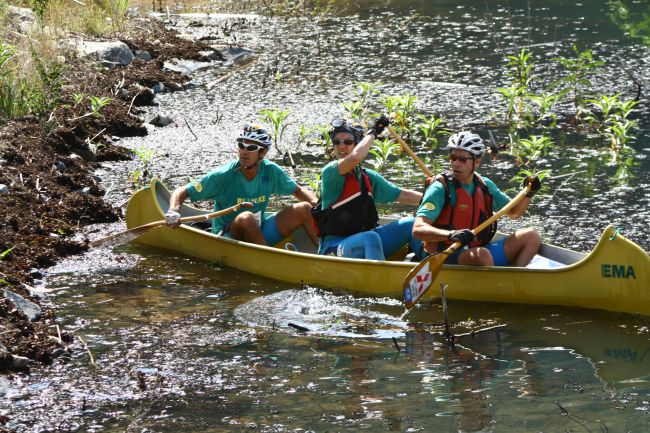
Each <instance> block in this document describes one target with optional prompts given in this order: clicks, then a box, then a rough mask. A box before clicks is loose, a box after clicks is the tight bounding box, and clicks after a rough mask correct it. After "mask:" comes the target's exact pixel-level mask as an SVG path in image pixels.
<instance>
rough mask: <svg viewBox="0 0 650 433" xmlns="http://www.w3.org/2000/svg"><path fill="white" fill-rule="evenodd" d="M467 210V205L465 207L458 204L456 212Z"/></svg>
mask: <svg viewBox="0 0 650 433" xmlns="http://www.w3.org/2000/svg"><path fill="white" fill-rule="evenodd" d="M468 209H469V205H466V204H459V205H458V210H461V211H466V210H468Z"/></svg>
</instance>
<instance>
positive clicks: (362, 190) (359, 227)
mask: <svg viewBox="0 0 650 433" xmlns="http://www.w3.org/2000/svg"><path fill="white" fill-rule="evenodd" d="M359 168H360V167H359ZM360 170H361V179H359V176H358V175H357V172H358V171H357V169H354V170H352V171H351V172H349V173H347V174H346V175H345V181H344V184H343V192H342V193H341V195H340V196H339V198H337V199H336V201H335V202H334V203H333V204H332V205H330V206H329V207H328V208H327V209H323V202H322V201H321V200H319V201H318V203H316V205H315V206H314V207H313V208H312V210H311V214H312V217H313V218H314V222H315V225H316V228H317V234H318V236H320V237H323V236H350V235H353V234H356V233H360V232H365V231H367V230H372V229H374V228H375V227H377V225H378V224H379V216H378V214H377V208H376V207H375V201H374V199H373V198H372V184H371V183H370V178H369V177H368V174H366V172H365V170H363V169H362V168H360Z"/></svg>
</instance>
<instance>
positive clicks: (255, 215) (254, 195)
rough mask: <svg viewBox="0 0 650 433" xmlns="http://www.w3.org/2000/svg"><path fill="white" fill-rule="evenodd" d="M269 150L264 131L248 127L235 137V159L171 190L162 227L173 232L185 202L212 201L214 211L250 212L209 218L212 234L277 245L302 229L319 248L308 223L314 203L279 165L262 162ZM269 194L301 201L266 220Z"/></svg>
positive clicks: (310, 194) (310, 193)
mask: <svg viewBox="0 0 650 433" xmlns="http://www.w3.org/2000/svg"><path fill="white" fill-rule="evenodd" d="M270 145H271V138H270V137H269V134H268V133H267V131H266V130H265V129H263V128H261V127H259V126H255V125H253V126H249V125H246V126H245V127H244V130H243V131H242V133H241V134H240V135H239V137H238V138H237V147H238V159H237V160H235V161H232V162H229V163H226V164H224V165H221V166H219V167H217V168H216V169H214V170H212V171H211V172H209V173H208V174H206V175H205V176H203V177H202V178H201V179H200V180H198V181H195V182H192V183H189V184H187V185H185V186H181V187H179V188H177V189H176V190H174V192H173V193H172V196H171V198H170V201H169V210H168V211H167V213H166V214H165V223H166V224H167V225H168V226H171V227H176V226H178V225H179V220H180V217H181V215H180V208H181V205H182V204H183V202H184V201H185V200H186V199H187V198H188V197H189V198H190V200H191V201H193V202H195V201H201V200H214V210H215V211H216V210H220V209H224V208H227V207H230V206H233V205H235V204H237V203H241V202H251V203H253V208H252V209H250V210H240V211H239V212H235V213H232V214H230V215H227V216H224V217H222V218H218V219H213V220H212V232H213V233H215V234H220V235H222V236H226V237H229V238H232V239H237V240H241V241H245V242H251V243H254V244H259V245H275V244H277V243H278V242H280V241H281V240H282V239H283V238H284V237H286V236H288V235H289V234H291V233H293V231H294V230H296V229H297V228H299V227H301V226H302V227H303V228H304V229H305V232H306V233H307V235H308V236H309V238H310V239H311V241H312V242H313V243H314V245H318V237H317V236H316V233H315V230H314V226H313V223H312V218H311V208H312V206H313V205H315V204H316V202H317V200H318V199H317V198H316V195H315V194H314V193H312V192H311V191H309V190H307V189H305V188H303V187H301V186H300V185H298V184H297V183H296V182H295V181H294V180H293V179H291V178H290V177H289V176H288V175H287V174H286V173H285V171H284V170H282V168H281V167H280V166H279V165H277V164H275V163H274V162H271V161H268V160H266V159H264V157H265V156H266V154H267V153H268V150H269V146H270ZM272 195H293V196H294V197H295V198H296V199H298V200H300V202H299V203H294V204H291V205H289V206H286V207H284V208H283V209H282V210H280V211H279V212H278V213H276V214H275V215H270V216H268V215H266V207H267V205H268V202H269V199H270V197H271V196H272Z"/></svg>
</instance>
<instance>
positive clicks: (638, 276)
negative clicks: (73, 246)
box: [126, 179, 650, 315]
mask: <svg viewBox="0 0 650 433" xmlns="http://www.w3.org/2000/svg"><path fill="white" fill-rule="evenodd" d="M169 197H170V192H169V191H168V190H167V189H166V188H165V187H164V186H163V185H162V184H161V183H160V181H158V180H157V179H154V180H152V182H151V184H150V186H149V188H146V189H143V190H141V191H139V192H137V193H136V194H134V195H133V197H131V199H130V201H129V204H128V207H127V211H126V223H127V226H128V227H129V228H134V227H137V226H140V225H143V224H146V223H149V222H152V221H157V220H160V219H162V218H163V215H164V213H165V211H166V209H167V207H168V203H169ZM181 213H182V215H183V216H193V215H199V214H204V213H207V212H206V211H203V210H199V209H196V208H193V207H190V206H186V205H184V206H183V208H182V209H181ZM286 241H289V240H285V241H283V243H282V244H281V245H278V246H276V247H265V246H260V245H253V244H249V243H246V242H240V241H236V240H232V239H227V238H223V237H219V236H215V235H213V234H211V233H209V232H206V231H204V230H201V229H199V228H195V227H189V226H184V225H183V226H181V227H179V228H177V229H170V228H168V227H166V226H163V227H157V228H154V229H151V230H149V231H148V232H147V233H146V234H144V235H143V236H141V237H140V238H138V240H137V242H139V243H142V244H147V245H152V246H156V247H162V248H167V249H170V250H173V251H176V252H179V253H182V254H186V255H189V256H193V257H198V258H201V259H204V260H207V261H211V262H217V263H220V264H223V265H225V266H230V267H233V268H237V269H240V270H242V271H246V272H250V273H252V274H256V275H260V276H264V277H267V278H272V279H276V280H279V281H286V282H290V283H296V284H308V285H315V286H319V287H324V288H343V289H346V290H348V291H350V292H353V293H357V294H361V295H365V296H379V297H382V296H388V297H396V298H398V299H401V298H402V284H403V281H404V278H405V276H406V275H407V274H408V272H409V271H410V270H411V269H412V267H413V266H414V265H413V263H409V262H404V261H401V259H402V258H401V257H393V258H392V259H396V260H391V261H376V260H359V259H345V258H339V257H333V256H319V255H316V254H314V252H315V248H314V247H313V245H311V243H309V241H308V240H307V239H306V236H305V235H304V233H302V232H296V233H295V234H294V236H293V237H292V239H290V241H291V243H292V244H293V245H295V246H296V247H297V251H292V250H289V249H286V248H284V246H285V245H284V244H285V242H286ZM538 259H539V260H537V261H536V263H538V264H539V266H541V268H532V267H527V268H519V267H492V266H488V267H472V266H460V265H445V266H444V268H443V270H442V272H440V274H439V276H438V279H437V280H436V281H435V282H434V286H433V287H434V288H433V289H432V290H430V291H429V293H430V295H429V296H431V297H437V296H438V295H439V294H438V290H435V288H436V287H439V286H440V283H441V282H445V283H446V284H447V285H448V289H447V297H448V299H458V300H467V301H482V302H508V303H518V304H545V305H563V306H572V307H582V308H594V309H601V310H609V311H619V312H627V313H640V314H644V315H650V256H648V254H647V253H646V252H645V251H643V249H641V247H639V246H638V245H636V244H635V243H633V242H631V241H630V240H628V239H626V238H625V237H624V236H622V235H620V234H618V232H617V230H616V229H615V228H614V227H612V226H609V227H607V228H606V229H605V231H604V233H603V235H602V236H601V238H600V240H599V241H598V243H597V244H596V246H595V247H594V249H593V250H592V251H591V252H590V253H589V254H586V255H585V254H581V253H578V252H574V251H570V250H567V249H564V248H560V247H556V246H552V245H546V244H544V245H543V247H542V250H541V252H540V257H538Z"/></svg>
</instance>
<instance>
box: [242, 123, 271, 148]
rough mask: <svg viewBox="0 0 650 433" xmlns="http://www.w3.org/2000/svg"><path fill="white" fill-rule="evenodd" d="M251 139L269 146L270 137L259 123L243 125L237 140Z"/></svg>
mask: <svg viewBox="0 0 650 433" xmlns="http://www.w3.org/2000/svg"><path fill="white" fill-rule="evenodd" d="M244 140H246V141H252V142H254V143H257V144H259V145H261V146H264V147H269V146H270V145H271V137H270V136H269V133H268V132H267V131H266V129H264V128H262V127H261V126H260V125H245V126H244V130H243V131H242V133H241V134H239V137H237V141H240V142H242V141H244Z"/></svg>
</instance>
